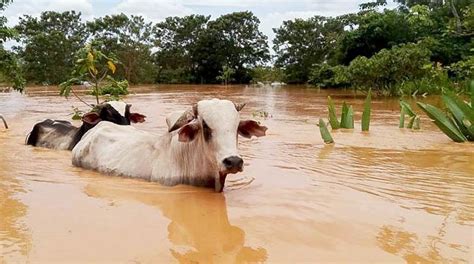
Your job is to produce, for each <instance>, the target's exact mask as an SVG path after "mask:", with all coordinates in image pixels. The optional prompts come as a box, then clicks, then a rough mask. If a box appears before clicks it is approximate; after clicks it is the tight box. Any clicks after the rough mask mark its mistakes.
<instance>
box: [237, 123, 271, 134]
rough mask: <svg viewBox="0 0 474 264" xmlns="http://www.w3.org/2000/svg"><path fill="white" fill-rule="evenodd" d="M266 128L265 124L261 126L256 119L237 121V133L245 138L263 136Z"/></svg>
mask: <svg viewBox="0 0 474 264" xmlns="http://www.w3.org/2000/svg"><path fill="white" fill-rule="evenodd" d="M267 129H268V128H267V127H266V126H261V125H259V124H258V123H257V122H256V121H253V120H242V121H240V123H239V128H238V132H239V135H241V136H243V137H246V138H251V137H252V136H256V137H263V136H265V131H267Z"/></svg>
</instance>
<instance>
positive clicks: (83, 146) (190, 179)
mask: <svg viewBox="0 0 474 264" xmlns="http://www.w3.org/2000/svg"><path fill="white" fill-rule="evenodd" d="M241 107H243V106H238V105H235V104H234V103H232V102H231V101H228V100H218V99H213V100H203V101H200V102H198V103H197V104H196V105H195V106H193V108H192V109H190V110H188V111H185V112H184V113H181V114H172V115H170V116H168V117H167V120H166V121H167V123H168V128H169V130H168V132H167V133H165V134H164V135H162V136H157V135H155V134H152V133H148V132H144V131H140V130H138V129H136V128H134V127H131V126H127V127H125V126H117V125H115V124H113V123H110V122H101V123H100V124H98V125H97V126H96V127H95V128H94V129H92V130H90V131H89V132H87V133H86V135H84V137H83V139H82V140H81V141H80V142H79V143H78V144H77V145H76V147H75V148H74V149H73V150H72V153H73V159H72V163H73V164H74V165H75V166H79V167H84V168H88V169H94V170H98V171H100V172H103V173H107V174H114V175H121V176H126V177H133V178H142V179H146V180H151V181H158V182H160V183H162V184H164V185H176V184H189V185H194V186H205V187H213V188H215V190H216V191H218V192H221V191H222V190H223V188H224V183H225V179H226V176H227V174H232V173H237V172H239V171H242V169H243V160H242V158H241V157H240V155H239V154H238V151H237V134H240V135H242V136H244V137H247V138H250V137H252V136H257V137H260V136H264V135H265V131H266V130H267V128H266V127H264V126H260V125H259V124H258V123H257V122H255V121H252V120H246V121H240V118H239V113H238V111H239V110H240V108H241Z"/></svg>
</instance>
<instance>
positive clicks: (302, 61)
mask: <svg viewBox="0 0 474 264" xmlns="http://www.w3.org/2000/svg"><path fill="white" fill-rule="evenodd" d="M273 31H274V32H275V39H274V41H273V43H274V46H273V49H274V50H275V52H276V53H277V59H276V62H275V66H277V67H281V68H283V69H284V71H285V76H286V80H285V81H286V82H287V83H304V82H306V81H308V80H309V76H310V71H311V67H312V66H313V65H315V64H320V63H322V62H324V60H325V59H326V56H327V55H328V54H332V53H333V52H334V51H335V45H334V42H336V41H337V40H338V39H339V37H340V35H341V34H342V32H343V31H344V23H343V21H341V20H340V19H335V18H326V17H321V16H315V17H312V18H309V19H306V20H304V19H295V20H290V21H284V22H283V25H281V26H280V27H279V28H276V29H273Z"/></svg>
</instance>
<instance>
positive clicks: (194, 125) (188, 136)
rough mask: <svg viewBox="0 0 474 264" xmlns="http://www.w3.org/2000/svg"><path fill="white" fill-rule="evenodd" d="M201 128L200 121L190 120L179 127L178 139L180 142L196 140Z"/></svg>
mask: <svg viewBox="0 0 474 264" xmlns="http://www.w3.org/2000/svg"><path fill="white" fill-rule="evenodd" d="M200 129H201V126H200V125H199V122H197V121H193V122H190V123H188V124H186V125H184V126H183V127H182V128H180V129H179V131H178V140H179V141H180V142H191V141H193V140H194V138H196V135H197V134H198V133H199V130H200Z"/></svg>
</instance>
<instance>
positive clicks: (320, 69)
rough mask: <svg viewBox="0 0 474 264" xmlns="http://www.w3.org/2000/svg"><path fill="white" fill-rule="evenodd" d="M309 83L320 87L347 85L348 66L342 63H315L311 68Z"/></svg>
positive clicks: (348, 79) (348, 83) (348, 77)
mask: <svg viewBox="0 0 474 264" xmlns="http://www.w3.org/2000/svg"><path fill="white" fill-rule="evenodd" d="M309 83H311V84H313V85H316V86H319V87H322V88H338V87H348V86H349V85H350V76H349V71H348V68H347V67H346V66H344V65H337V66H329V65H328V64H326V63H324V64H319V65H316V66H315V67H313V69H312V70H311V73H310V79H309Z"/></svg>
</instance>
